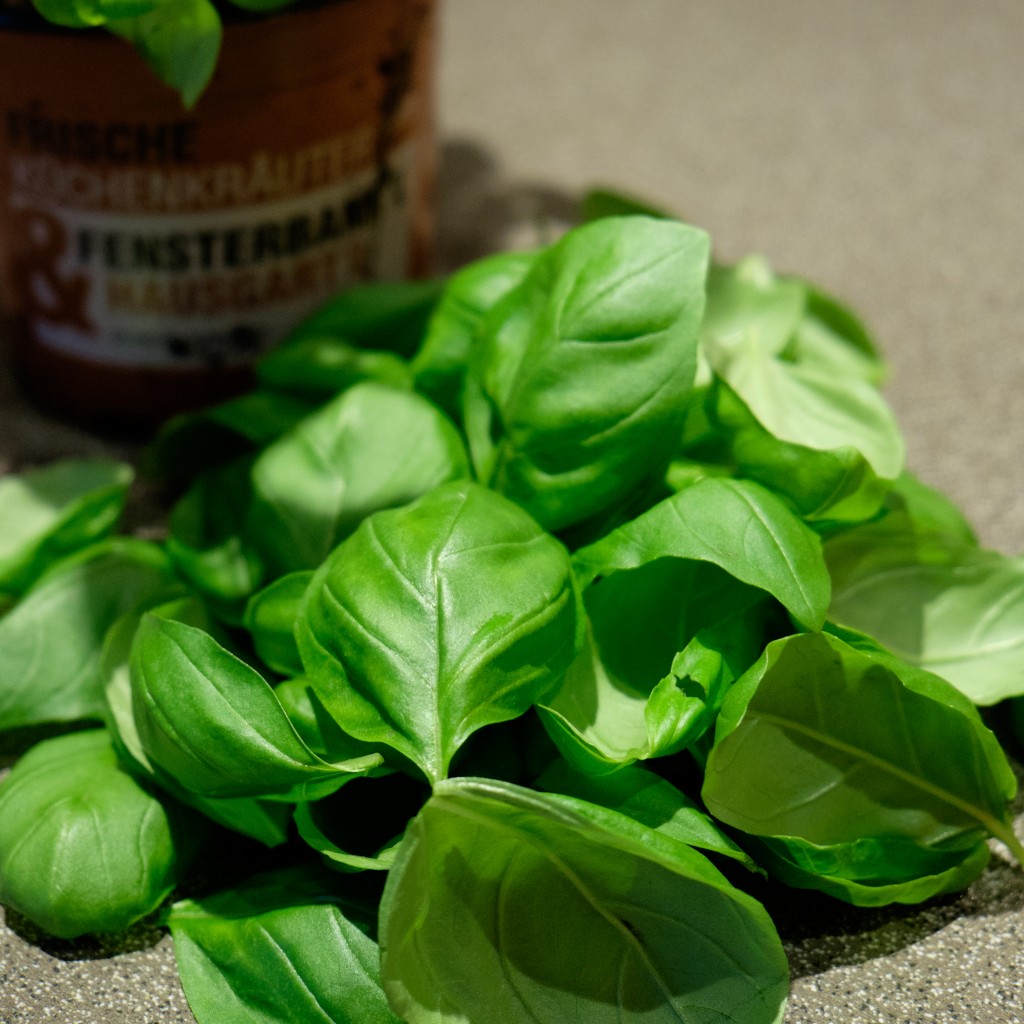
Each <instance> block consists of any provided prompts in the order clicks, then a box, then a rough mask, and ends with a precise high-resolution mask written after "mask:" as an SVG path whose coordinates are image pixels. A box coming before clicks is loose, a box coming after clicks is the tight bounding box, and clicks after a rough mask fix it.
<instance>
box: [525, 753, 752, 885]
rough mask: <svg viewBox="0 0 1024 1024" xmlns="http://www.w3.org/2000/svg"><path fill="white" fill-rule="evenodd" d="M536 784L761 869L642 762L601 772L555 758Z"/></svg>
mask: <svg viewBox="0 0 1024 1024" xmlns="http://www.w3.org/2000/svg"><path fill="white" fill-rule="evenodd" d="M537 788H538V789H541V790H545V791H547V792H549V793H560V794H563V795H564V796H571V797H576V798H577V799H578V800H585V801H587V802H588V803H592V804H597V805H598V806H600V807H606V808H607V809H608V810H610V811H618V813H619V814H624V815H625V816H626V817H627V818H632V819H633V820H634V821H637V822H639V823H640V824H641V825H646V826H647V827H648V828H651V829H654V830H655V831H656V832H660V833H661V834H662V835H665V836H668V837H669V838H671V839H676V840H678V841H679V842H681V843H686V845H687V846H695V847H696V848H697V849H699V850H706V851H707V852H709V853H717V854H720V855H721V856H723V857H729V858H731V859H732V860H737V861H739V862H740V863H741V864H742V865H743V866H744V867H746V868H748V869H750V870H751V871H757V870H759V869H758V868H757V866H756V865H755V863H754V861H753V860H752V859H751V857H750V855H749V854H747V853H745V852H744V851H743V850H742V849H741V848H740V847H739V846H737V845H736V843H735V842H733V840H732V839H730V838H729V837H728V836H727V835H726V834H725V833H724V832H723V831H722V830H721V829H720V828H719V827H718V826H717V825H716V824H715V823H714V821H712V819H711V818H710V817H709V816H708V815H707V814H706V813H705V812H704V811H703V810H701V809H700V807H698V806H697V804H696V803H694V801H693V800H691V799H690V798H689V797H688V796H686V795H685V794H684V793H682V792H680V791H679V790H678V789H676V787H675V786H673V785H672V783H671V782H668V781H666V780H665V779H663V778H661V777H660V776H658V775H655V774H654V772H649V771H647V770H646V769H645V768H641V767H639V766H638V765H631V766H629V767H627V768H623V769H622V770H621V771H618V772H616V773H615V774H614V775H606V776H603V777H596V776H594V775H590V774H587V773H586V772H581V771H577V770H576V769H574V768H573V767H572V766H571V765H570V764H568V762H566V761H555V762H554V763H553V764H552V765H551V766H550V767H549V768H547V769H546V770H545V772H544V774H543V775H541V777H540V778H539V779H538V780H537Z"/></svg>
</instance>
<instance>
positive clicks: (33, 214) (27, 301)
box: [11, 210, 95, 334]
mask: <svg viewBox="0 0 1024 1024" xmlns="http://www.w3.org/2000/svg"><path fill="white" fill-rule="evenodd" d="M12 228H13V236H14V239H15V245H14V258H13V260H12V265H11V280H12V283H13V285H14V287H15V289H16V291H17V293H18V295H19V297H20V299H21V301H22V302H23V303H24V307H25V314H26V315H27V316H28V317H30V318H32V317H36V318H38V319H40V320H47V321H49V322H50V323H54V324H67V325H68V326H71V327H77V328H78V329H79V330H81V331H84V332H85V333H86V334H92V333H93V332H94V331H95V327H94V325H93V323H92V321H91V320H90V319H89V317H88V314H87V313H86V309H85V304H86V300H87V299H88V297H89V279H88V278H87V277H86V276H85V275H83V274H74V275H71V276H69V277H61V275H60V274H59V273H58V271H57V264H58V261H59V260H60V258H61V257H62V256H63V255H64V253H65V252H66V251H67V246H68V235H67V231H66V230H65V229H64V225H63V224H61V222H60V221H59V220H57V218H56V217H54V216H52V215H51V214H48V213H43V212H41V211H38V210H15V211H14V216H13V218H12Z"/></svg>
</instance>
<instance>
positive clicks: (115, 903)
mask: <svg viewBox="0 0 1024 1024" xmlns="http://www.w3.org/2000/svg"><path fill="white" fill-rule="evenodd" d="M201 835H202V829H201V827H200V824H199V820H198V819H197V818H195V817H192V816H188V815H187V812H185V811H184V810H183V809H182V808H180V807H177V806H174V805H173V803H172V802H171V801H169V800H163V801H161V800H158V799H157V798H156V797H155V796H154V795H153V794H152V793H151V792H149V791H148V790H147V789H145V788H143V787H142V786H140V785H139V783H138V782H136V781H135V780H134V779H133V778H132V776H131V775H129V774H128V773H127V772H125V771H124V770H123V769H122V768H121V767H120V766H119V764H118V762H117V757H116V755H115V753H114V750H113V747H112V746H111V744H110V740H109V739H108V737H107V734H106V733H105V732H104V731H103V730H93V731H89V732H81V733H70V734H68V735H66V736H60V737H58V738H56V739H52V740H47V741H45V742H43V743H40V744H38V745H37V746H35V747H33V748H32V750H30V751H29V753H28V754H26V755H25V756H24V757H23V758H22V759H21V760H20V761H19V762H18V763H17V764H16V765H15V766H14V768H13V769H12V771H11V774H10V775H9V776H8V778H7V779H6V780H5V781H4V782H3V784H2V785H0V902H3V903H5V904H7V905H8V906H10V907H13V908H14V909H15V910H18V911H19V912H20V913H22V914H24V915H25V916H26V917H28V918H30V919H31V920H33V921H35V922H36V924H38V925H39V926H40V927H41V928H43V929H45V930H46V931H48V932H50V933H51V934H52V935H58V936H61V937H63V938H70V937H73V936H76V935H81V934H83V933H85V932H99V931H103V932H107V931H120V930H121V929H123V928H127V927H128V926H129V925H131V924H133V923H134V922H135V921H137V920H138V919H139V918H141V917H144V916H145V915H146V914H148V913H150V911H152V910H155V909H156V907H157V906H159V904H160V903H161V901H162V900H163V899H164V897H165V896H166V895H167V894H168V893H169V892H170V891H171V889H172V888H173V887H174V885H175V883H176V881H177V879H178V876H179V874H180V872H181V870H182V869H183V868H184V867H186V866H187V863H188V860H189V859H190V857H191V853H192V852H193V851H194V849H195V847H196V846H197V845H198V843H199V841H200V838H201Z"/></svg>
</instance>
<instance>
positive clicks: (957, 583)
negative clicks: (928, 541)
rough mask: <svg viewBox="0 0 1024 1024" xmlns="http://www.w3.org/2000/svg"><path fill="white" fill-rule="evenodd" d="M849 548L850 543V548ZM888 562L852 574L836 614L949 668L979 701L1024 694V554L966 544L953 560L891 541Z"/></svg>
mask: <svg viewBox="0 0 1024 1024" xmlns="http://www.w3.org/2000/svg"><path fill="white" fill-rule="evenodd" d="M847 550H848V548H847ZM890 552H891V561H890V564H889V565H878V564H877V562H878V559H879V552H878V550H877V549H876V551H875V552H874V554H873V559H872V560H873V561H875V563H876V565H875V567H874V568H873V570H872V571H867V572H864V571H862V572H861V573H858V574H857V575H855V576H853V575H847V577H846V579H845V580H844V582H843V585H842V586H841V587H837V588H836V592H835V595H834V597H833V601H832V609H831V615H832V618H833V619H834V620H835V621H836V622H837V623H840V624H842V625H845V626H850V627H852V628H854V629H857V630H861V631H863V632H866V633H870V634H871V635H872V636H874V637H875V638H877V639H878V640H879V641H880V642H881V643H882V644H883V645H885V646H886V647H887V648H889V650H891V651H892V652H893V653H895V654H897V655H898V656H899V657H901V658H903V659H905V660H906V661H909V662H911V663H913V664H915V665H919V666H921V667H922V668H924V669H927V670H928V671H929V672H934V673H935V674H936V675H939V676H942V678H943V679H946V680H948V681H949V682H950V683H952V684H953V685H954V686H955V687H956V688H957V689H958V690H960V692H961V693H964V694H966V696H968V697H969V698H970V699H971V700H972V701H974V703H975V704H995V703H997V702H999V701H1001V700H1005V699H1007V698H1008V697H1016V696H1020V695H1021V694H1024V559H1020V558H1006V557H1004V556H1002V555H998V554H996V553H995V552H981V551H975V550H973V549H970V548H968V549H965V550H964V551H963V552H962V554H961V555H960V556H959V557H958V558H956V559H955V560H952V561H949V562H947V563H946V564H942V563H939V564H929V563H927V562H921V561H913V560H910V558H908V555H909V552H908V550H907V549H906V548H899V547H897V548H894V549H890Z"/></svg>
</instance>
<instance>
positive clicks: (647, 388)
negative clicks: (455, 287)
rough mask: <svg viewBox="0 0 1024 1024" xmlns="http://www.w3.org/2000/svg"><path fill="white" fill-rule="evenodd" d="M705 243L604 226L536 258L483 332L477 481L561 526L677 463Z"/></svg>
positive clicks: (644, 225) (627, 225) (468, 419)
mask: <svg viewBox="0 0 1024 1024" xmlns="http://www.w3.org/2000/svg"><path fill="white" fill-rule="evenodd" d="M707 254H708V240H707V237H706V236H705V235H704V233H703V232H701V231H698V230H696V229H694V228H690V227H687V226H685V225H682V224H678V223H674V222H670V221H665V220H655V219H652V218H646V217H634V218H621V219H620V218H608V219H604V220H598V221H594V222H592V223H590V224H587V225H584V226H583V227H580V228H577V229H575V230H574V231H572V232H570V233H569V234H568V235H566V236H565V237H564V238H563V239H561V241H559V242H557V243H556V244H555V245H554V246H552V247H551V248H550V249H548V250H546V251H545V252H543V253H542V254H541V255H539V256H538V257H537V260H536V262H535V263H534V265H533V267H532V269H531V270H530V272H529V274H528V275H527V277H526V279H525V280H524V281H523V283H522V284H521V285H520V286H519V287H518V288H516V289H514V290H513V291H512V292H511V293H509V294H508V295H507V296H506V298H505V299H504V300H503V301H502V302H501V303H499V304H498V305H497V306H496V307H495V308H494V309H493V310H492V312H491V313H490V314H489V315H488V316H487V318H486V319H485V321H484V324H483V326H482V328H481V338H480V343H479V345H478V346H476V348H475V356H474V359H473V362H472V364H471V366H470V370H469V375H468V377H467V381H466V392H465V423H466V432H467V435H468V437H469V442H470V451H471V453H472V457H473V463H474V466H475V468H476V471H477V475H478V477H479V478H480V480H481V481H482V482H484V483H486V484H488V485H489V486H490V487H492V488H494V489H495V490H498V491H500V492H501V493H503V494H505V495H507V496H508V497H510V498H512V499H513V500H514V501H516V502H518V503H519V504H521V505H523V507H524V508H526V509H527V510H528V511H529V512H530V513H531V515H533V516H534V517H535V518H536V519H537V520H538V522H540V523H541V524H542V525H543V526H545V527H546V528H548V529H551V530H558V529H562V528H565V527H567V526H570V525H572V524H573V523H575V522H579V521H581V520H583V519H586V518H588V517H590V516H592V515H594V514H596V513H598V512H600V511H601V510H602V509H604V508H607V507H608V506H609V505H611V504H613V503H615V502H616V501H618V500H619V499H621V498H623V497H625V496H626V495H628V494H629V493H630V492H631V491H632V489H633V488H634V487H635V486H636V485H637V484H638V483H640V482H641V481H643V480H645V479H646V478H648V477H650V476H651V475H653V474H655V473H657V472H659V471H662V470H663V469H664V468H665V466H667V465H668V462H669V460H670V459H671V457H672V455H673V453H674V449H675V446H676V441H677V438H678V436H679V433H680V431H681V428H682V422H683V419H684V417H685V414H686V410H685V401H686V397H687V395H688V394H689V391H690V388H691V385H692V383H693V377H694V370H695V365H696V333H697V326H698V323H699V320H700V316H701V312H702V310H703V306H704V276H705V273H706V269H707Z"/></svg>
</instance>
